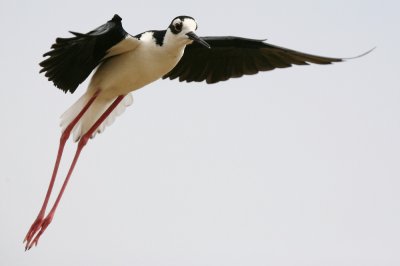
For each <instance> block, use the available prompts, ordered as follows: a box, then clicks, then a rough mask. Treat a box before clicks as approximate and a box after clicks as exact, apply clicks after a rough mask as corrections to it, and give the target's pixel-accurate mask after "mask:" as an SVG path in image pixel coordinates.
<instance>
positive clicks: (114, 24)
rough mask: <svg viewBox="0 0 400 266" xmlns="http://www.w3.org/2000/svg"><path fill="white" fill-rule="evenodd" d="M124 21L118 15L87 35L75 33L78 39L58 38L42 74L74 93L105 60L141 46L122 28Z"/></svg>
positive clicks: (46, 54) (58, 85) (56, 84)
mask: <svg viewBox="0 0 400 266" xmlns="http://www.w3.org/2000/svg"><path fill="white" fill-rule="evenodd" d="M121 20H122V19H121V17H119V16H118V15H114V17H113V18H112V19H111V20H110V21H108V22H107V23H105V24H104V25H102V26H100V27H98V28H96V29H94V30H92V31H90V32H88V33H86V34H83V33H77V32H71V33H72V34H73V35H74V37H71V38H57V39H56V42H55V43H54V44H53V45H52V46H51V48H52V49H51V50H50V51H49V52H47V53H45V54H44V55H43V56H44V57H46V56H49V57H48V58H47V59H46V60H44V61H42V62H41V63H40V64H39V65H40V66H41V67H42V69H41V70H40V73H42V72H45V76H46V77H47V78H48V79H49V80H50V81H53V83H54V85H55V86H56V87H58V88H60V89H61V90H63V91H64V92H67V91H69V92H71V93H73V92H74V91H75V90H76V88H77V87H78V86H79V84H81V83H82V82H83V81H84V80H85V79H86V78H87V77H88V76H89V74H90V73H91V72H92V71H93V69H94V68H96V66H97V65H98V64H99V63H100V62H101V61H102V60H103V59H104V58H105V57H109V56H111V55H116V54H119V53H122V52H126V51H128V50H132V49H134V48H135V47H136V46H137V42H138V40H136V41H135V40H134V38H133V37H132V36H130V35H128V33H127V32H126V31H125V30H124V29H123V28H122V24H121ZM123 40H124V41H123ZM122 41H123V42H122ZM117 44H118V45H117Z"/></svg>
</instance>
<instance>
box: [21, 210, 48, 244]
mask: <svg viewBox="0 0 400 266" xmlns="http://www.w3.org/2000/svg"><path fill="white" fill-rule="evenodd" d="M52 220H53V216H52V215H48V216H47V217H46V218H44V219H43V216H42V215H39V216H38V217H37V218H36V220H35V221H34V222H33V224H32V226H31V228H30V229H29V231H28V233H27V234H26V236H25V239H24V243H25V242H26V245H25V251H26V250H29V249H31V248H32V247H33V245H35V246H37V244H38V241H39V238H40V236H41V235H42V234H43V232H44V231H45V230H46V228H47V227H48V226H49V224H50V223H51V221H52Z"/></svg>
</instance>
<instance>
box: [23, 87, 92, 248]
mask: <svg viewBox="0 0 400 266" xmlns="http://www.w3.org/2000/svg"><path fill="white" fill-rule="evenodd" d="M98 93H99V90H98V91H97V92H95V94H94V95H93V96H92V97H91V98H90V99H89V101H88V102H87V103H86V105H85V106H84V107H83V108H82V110H81V111H80V112H79V114H78V115H77V116H76V117H75V118H74V120H72V122H71V123H70V124H69V125H68V126H67V128H66V129H65V130H64V132H63V133H62V134H61V138H60V144H59V146H58V152H57V159H56V162H55V164H54V169H53V174H52V175H51V179H50V184H49V187H48V189H47V193H46V197H45V199H44V202H43V205H42V207H41V208H40V211H39V214H38V216H37V218H36V220H35V221H34V222H33V224H32V225H31V227H30V229H29V231H28V233H27V234H26V236H25V239H24V242H25V241H26V242H27V244H26V247H25V249H27V248H28V243H29V242H31V240H32V238H33V236H34V235H35V234H36V233H37V232H38V231H39V229H40V228H41V227H42V223H43V218H44V215H45V213H46V207H47V204H48V202H49V199H50V195H51V191H52V190H53V186H54V182H55V180H56V176H57V172H58V168H59V166H60V161H61V157H62V154H63V150H64V147H65V143H66V142H67V140H68V138H69V136H70V134H71V132H72V129H73V128H74V126H75V125H76V124H77V123H78V121H79V120H80V119H81V118H82V116H83V115H84V114H85V112H86V111H87V109H88V108H89V107H90V106H91V105H92V103H93V101H94V100H95V99H96V97H97V95H98Z"/></svg>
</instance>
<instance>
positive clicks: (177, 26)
mask: <svg viewBox="0 0 400 266" xmlns="http://www.w3.org/2000/svg"><path fill="white" fill-rule="evenodd" d="M174 27H175V30H176V31H177V32H180V31H181V30H182V23H176V24H175V25H174Z"/></svg>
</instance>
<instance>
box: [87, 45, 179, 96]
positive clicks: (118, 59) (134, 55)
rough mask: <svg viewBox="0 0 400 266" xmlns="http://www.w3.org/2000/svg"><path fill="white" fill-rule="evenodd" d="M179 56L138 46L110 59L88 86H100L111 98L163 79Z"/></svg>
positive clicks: (94, 88)
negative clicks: (146, 49) (154, 51)
mask: <svg viewBox="0 0 400 266" xmlns="http://www.w3.org/2000/svg"><path fill="white" fill-rule="evenodd" d="M180 58H181V56H179V55H178V56H171V55H170V54H160V53H152V52H150V53H149V52H146V51H140V50H139V49H136V50H134V51H132V52H128V53H125V54H122V55H118V56H115V57H112V58H109V59H108V60H106V61H105V62H103V63H102V64H101V65H100V66H99V67H98V69H97V71H96V72H95V74H94V75H93V77H92V79H91V82H90V85H89V89H91V90H99V89H100V90H101V94H102V96H103V97H105V98H110V99H112V98H115V97H117V96H118V95H125V94H127V93H129V92H131V91H134V90H137V89H140V88H141V87H143V86H145V85H147V84H149V83H151V82H153V81H155V80H157V79H159V78H161V77H162V76H163V75H165V74H166V73H168V72H169V71H170V70H171V69H172V68H173V67H174V66H175V65H176V64H177V63H178V61H179V59H180Z"/></svg>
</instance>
